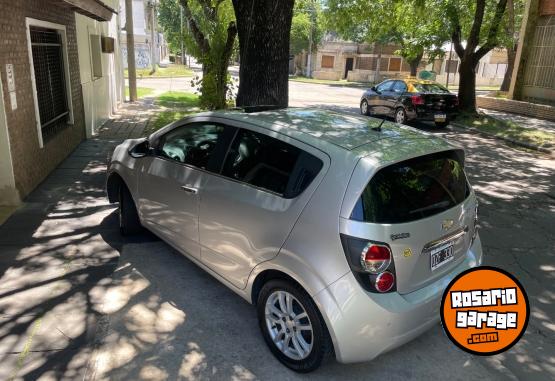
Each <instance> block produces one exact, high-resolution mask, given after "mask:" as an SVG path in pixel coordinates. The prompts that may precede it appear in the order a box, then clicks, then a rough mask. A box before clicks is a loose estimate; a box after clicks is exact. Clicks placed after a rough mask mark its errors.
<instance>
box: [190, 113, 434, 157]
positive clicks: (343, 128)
mask: <svg viewBox="0 0 555 381" xmlns="http://www.w3.org/2000/svg"><path fill="white" fill-rule="evenodd" d="M201 115H202V114H201ZM204 115H211V116H215V117H221V118H225V119H231V120H236V121H240V122H244V123H249V124H253V125H256V126H259V127H262V128H266V129H269V130H272V131H276V132H278V133H281V134H284V135H287V136H290V137H292V138H296V139H299V140H304V141H307V142H308V143H310V142H311V141H315V140H318V141H325V142H327V143H331V144H333V145H335V146H338V147H341V148H344V149H346V150H354V149H356V148H357V147H361V146H364V145H366V144H368V143H371V142H373V141H377V140H381V139H388V138H399V137H409V136H411V137H418V138H426V137H430V135H429V134H426V133H423V132H420V131H418V130H416V129H414V128H411V127H408V126H404V125H399V124H396V123H393V122H389V121H385V122H384V121H383V119H378V118H371V117H367V116H362V115H356V114H349V113H339V112H335V111H330V110H325V109H319V108H294V107H291V108H286V109H280V110H273V111H262V112H254V113H245V112H241V111H217V112H211V113H205V114H204ZM382 122H383V123H382ZM380 125H381V129H380V130H377V128H378V127H379V126H380Z"/></svg>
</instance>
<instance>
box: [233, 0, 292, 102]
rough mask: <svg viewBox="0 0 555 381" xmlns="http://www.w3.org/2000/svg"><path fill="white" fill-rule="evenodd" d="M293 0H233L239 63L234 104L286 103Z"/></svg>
mask: <svg viewBox="0 0 555 381" xmlns="http://www.w3.org/2000/svg"><path fill="white" fill-rule="evenodd" d="M293 4H294V0H280V1H275V0H233V7H234V9H235V18H236V20H237V31H238V37H239V52H240V60H241V66H240V68H239V92H238V94H237V106H259V105H275V106H281V107H287V105H288V103H289V35H290V32H291V19H292V18H293Z"/></svg>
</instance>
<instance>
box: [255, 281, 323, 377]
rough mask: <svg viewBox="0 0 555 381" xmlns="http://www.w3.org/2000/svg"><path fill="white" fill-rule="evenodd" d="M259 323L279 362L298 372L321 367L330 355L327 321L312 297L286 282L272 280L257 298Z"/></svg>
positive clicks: (306, 371)
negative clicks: (325, 358)
mask: <svg viewBox="0 0 555 381" xmlns="http://www.w3.org/2000/svg"><path fill="white" fill-rule="evenodd" d="M257 309H258V311H257V312H258V323H259V325H260V329H261V331H262V336H263V337H264V340H265V341H266V344H267V345H268V347H269V348H270V351H271V352H272V353H273V355H274V356H276V357H277V359H278V360H279V361H280V362H281V363H282V364H284V365H285V366H286V367H288V368H290V369H292V370H294V371H295V372H299V373H308V372H311V371H313V370H315V369H316V368H318V367H319V366H320V364H321V363H322V360H323V359H324V357H325V356H326V355H327V354H328V353H331V351H332V348H333V346H332V344H331V339H330V337H329V334H328V331H327V328H326V325H325V322H324V320H323V318H322V316H321V315H320V313H319V312H318V309H317V308H316V305H315V304H314V302H313V301H312V299H311V298H310V296H309V295H308V294H307V293H306V292H305V291H304V290H302V289H300V288H299V287H298V286H296V285H294V284H293V283H290V282H287V281H285V280H281V279H279V280H271V281H269V282H268V283H266V284H265V285H264V287H262V290H260V294H259V296H258V302H257Z"/></svg>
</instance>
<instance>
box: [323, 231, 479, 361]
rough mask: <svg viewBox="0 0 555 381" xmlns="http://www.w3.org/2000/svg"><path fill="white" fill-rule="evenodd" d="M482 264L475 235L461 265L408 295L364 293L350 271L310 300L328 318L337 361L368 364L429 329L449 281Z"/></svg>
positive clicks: (437, 316)
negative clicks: (367, 362) (364, 362)
mask: <svg viewBox="0 0 555 381" xmlns="http://www.w3.org/2000/svg"><path fill="white" fill-rule="evenodd" d="M481 263H482V245H481V242H480V237H479V235H478V236H477V237H476V240H475V241H474V244H473V245H472V247H471V248H470V249H469V250H468V252H467V253H466V258H465V260H464V261H463V262H461V264H460V265H459V266H457V267H456V268H454V269H453V270H452V271H451V272H450V273H448V274H447V275H446V276H444V277H443V278H441V279H439V280H437V281H435V282H434V283H432V284H429V285H427V286H426V287H424V288H421V289H419V290H417V291H414V292H411V293H409V294H404V295H401V294H399V293H396V292H395V293H388V294H374V293H368V292H366V291H364V290H363V289H362V287H361V286H360V285H359V283H358V282H357V280H356V279H355V277H354V276H353V274H352V273H351V272H349V273H348V274H346V275H344V276H343V277H342V278H340V279H339V280H337V281H336V282H334V283H333V284H331V285H330V286H329V287H327V288H326V289H324V290H323V291H321V292H319V293H318V294H316V295H315V296H314V300H315V302H316V304H317V305H318V307H319V308H320V311H321V313H322V315H323V317H324V319H325V320H326V323H327V326H328V330H329V332H330V335H331V337H332V340H333V343H334V349H335V353H336V357H337V361H339V362H342V363H351V362H360V361H368V360H371V359H373V358H375V357H377V356H378V355H380V354H382V353H384V352H387V351H389V350H391V349H394V348H396V347H399V346H401V345H402V344H404V343H406V342H408V341H410V340H412V339H414V338H416V337H417V336H419V335H421V334H422V333H424V332H425V331H427V330H428V329H429V328H431V327H432V326H433V325H435V324H437V322H438V321H439V320H440V316H439V307H440V304H441V297H442V295H443V291H444V290H445V288H446V287H447V285H448V284H449V282H450V281H451V280H452V279H453V278H454V277H455V276H456V275H458V274H459V273H461V272H462V271H464V270H466V269H469V268H472V267H476V266H479V265H480V264H481Z"/></svg>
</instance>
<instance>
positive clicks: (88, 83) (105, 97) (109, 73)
mask: <svg viewBox="0 0 555 381" xmlns="http://www.w3.org/2000/svg"><path fill="white" fill-rule="evenodd" d="M105 3H106V4H107V5H109V6H112V7H114V8H115V7H117V0H112V1H109V0H105ZM111 3H115V4H111ZM119 21H120V20H119V16H118V15H114V16H113V17H112V20H111V21H110V22H99V21H96V20H93V19H91V18H89V17H86V16H83V15H80V14H77V13H76V14H75V23H76V27H77V49H78V54H79V68H80V75H81V86H82V90H83V104H84V107H85V122H86V132H87V137H88V138H89V137H91V136H93V135H94V134H95V132H96V130H97V129H98V128H99V127H100V126H101V125H102V124H103V123H104V122H105V121H106V120H107V119H108V118H110V116H111V115H113V113H114V112H115V110H116V109H117V108H118V106H119V104H120V103H121V102H122V101H123V100H124V96H125V93H124V80H123V67H122V57H121V49H120V43H119V33H118V29H119V28H118V25H119ZM91 35H100V36H106V37H112V38H114V39H115V43H114V53H101V62H102V76H101V77H94V75H93V68H92V65H93V64H92V55H91V53H92V50H91V40H90V36H91Z"/></svg>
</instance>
